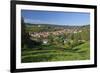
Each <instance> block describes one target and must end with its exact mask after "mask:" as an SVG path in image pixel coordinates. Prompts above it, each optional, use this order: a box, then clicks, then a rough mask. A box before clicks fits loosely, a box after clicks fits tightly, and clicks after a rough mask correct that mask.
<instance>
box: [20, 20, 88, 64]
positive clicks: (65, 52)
mask: <svg viewBox="0 0 100 73" xmlns="http://www.w3.org/2000/svg"><path fill="white" fill-rule="evenodd" d="M21 25H22V26H21V28H22V30H21V34H22V35H21V48H22V49H21V62H24V63H27V62H48V61H49V62H50V61H69V60H70V61H72V60H87V59H90V25H89V24H87V25H84V26H68V25H57V24H30V23H24V19H23V18H22V20H21Z"/></svg>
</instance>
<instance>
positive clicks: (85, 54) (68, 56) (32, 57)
mask: <svg viewBox="0 0 100 73" xmlns="http://www.w3.org/2000/svg"><path fill="white" fill-rule="evenodd" d="M89 48H90V46H89V42H86V43H84V44H81V45H78V46H76V47H74V48H72V49H65V50H56V49H52V48H51V49H48V47H47V49H44V50H28V51H27V50H26V51H23V52H22V62H47V61H68V60H71V61H72V60H87V59H89V58H90V53H89Z"/></svg>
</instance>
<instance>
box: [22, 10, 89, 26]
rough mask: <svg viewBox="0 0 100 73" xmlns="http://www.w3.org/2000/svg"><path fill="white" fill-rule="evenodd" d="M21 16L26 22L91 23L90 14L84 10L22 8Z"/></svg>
mask: <svg viewBox="0 0 100 73" xmlns="http://www.w3.org/2000/svg"><path fill="white" fill-rule="evenodd" d="M21 16H22V17H23V18H24V21H25V22H26V23H45V24H46V23H47V24H57V25H87V24H90V14H89V13H82V12H81V13H80V12H56V11H36V10H21Z"/></svg>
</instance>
